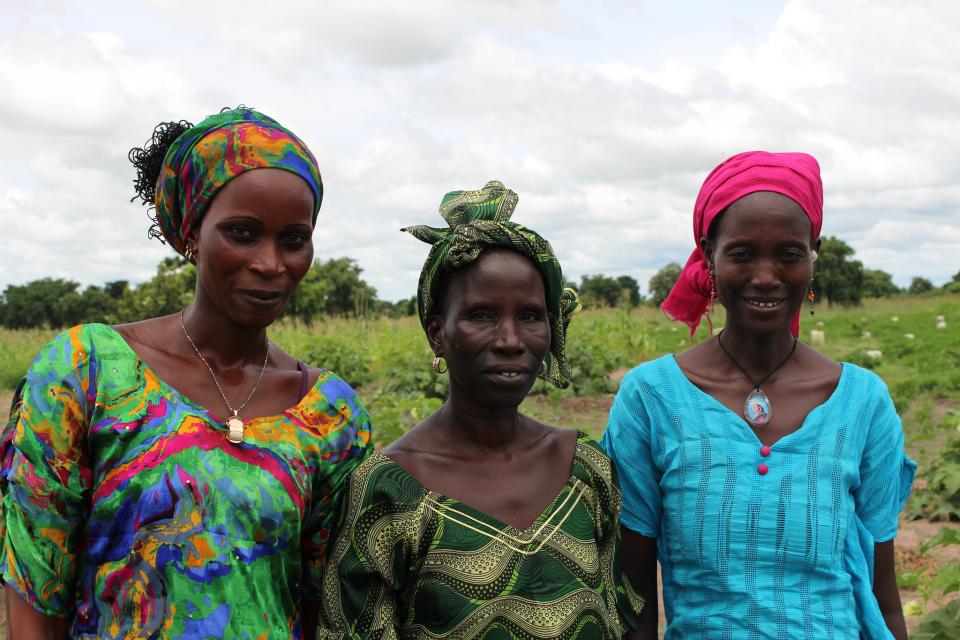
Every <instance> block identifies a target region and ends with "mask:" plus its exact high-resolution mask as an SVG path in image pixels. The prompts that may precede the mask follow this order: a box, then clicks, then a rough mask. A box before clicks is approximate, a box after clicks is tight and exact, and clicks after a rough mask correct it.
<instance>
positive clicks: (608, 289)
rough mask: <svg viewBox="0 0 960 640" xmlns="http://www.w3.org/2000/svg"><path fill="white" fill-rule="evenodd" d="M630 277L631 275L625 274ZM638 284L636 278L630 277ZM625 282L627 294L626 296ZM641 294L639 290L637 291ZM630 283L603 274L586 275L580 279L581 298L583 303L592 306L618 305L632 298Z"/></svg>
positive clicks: (634, 283)
mask: <svg viewBox="0 0 960 640" xmlns="http://www.w3.org/2000/svg"><path fill="white" fill-rule="evenodd" d="M623 277H627V278H629V276H623ZM629 280H631V281H633V285H634V286H635V285H636V280H633V278H629ZM624 284H626V286H627V294H626V296H624ZM637 295H638V296H639V291H638V292H637ZM630 297H631V293H630V283H629V282H627V283H624V282H621V281H620V280H619V279H618V278H611V277H610V276H605V275H603V274H598V275H595V276H591V275H584V276H583V277H582V278H581V279H580V298H581V299H582V301H583V303H584V304H586V305H588V306H592V307H616V306H617V305H619V304H620V303H621V302H623V301H624V299H626V300H627V301H629V300H630Z"/></svg>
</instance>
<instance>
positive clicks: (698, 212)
mask: <svg viewBox="0 0 960 640" xmlns="http://www.w3.org/2000/svg"><path fill="white" fill-rule="evenodd" d="M756 191H773V192H775V193H779V194H782V195H785V196H787V197H788V198H790V199H791V200H793V201H794V202H796V203H797V204H799V205H800V207H801V208H802V209H803V211H804V213H806V214H807V217H808V218H810V227H811V240H814V241H815V240H816V239H817V238H819V237H820V229H821V227H822V225H823V183H822V182H821V181H820V165H819V164H817V161H816V159H815V158H814V157H813V156H811V155H807V154H806V153H768V152H766V151H747V152H745V153H738V154H737V155H735V156H733V157H731V158H728V159H727V160H724V161H723V162H721V163H720V164H719V165H718V166H717V168H715V169H714V170H713V171H711V172H710V175H708V176H707V179H706V180H704V181H703V186H702V187H700V193H699V195H697V202H696V204H695V205H694V208H693V241H694V242H695V243H696V245H697V248H696V249H694V250H693V253H692V254H690V259H689V260H687V264H686V266H684V268H683V272H682V273H681V274H680V279H679V280H677V283H676V284H675V285H674V287H673V289H672V290H671V291H670V295H669V296H667V299H666V300H664V301H663V304H662V305H660V308H661V309H663V311H664V313H666V314H667V316H668V317H670V318H671V319H673V320H679V321H680V322H683V323H685V324H687V325H688V326H689V327H690V336H691V338H692V337H693V334H694V332H695V331H696V330H697V326H698V325H699V324H700V319H701V317H703V315H704V314H705V313H706V311H707V309H708V307H709V305H710V272H709V270H708V267H707V262H706V258H705V256H704V255H703V251H701V250H700V238H701V237H704V236H706V235H707V233H708V231H709V230H710V225H711V224H713V221H714V220H715V219H716V217H717V216H718V215H720V214H721V213H723V212H724V211H725V210H726V209H727V207H729V206H730V205H731V204H733V203H734V202H735V201H737V200H739V199H740V198H742V197H743V196H745V195H748V194H751V193H754V192H756ZM790 328H791V330H792V331H793V335H795V336H798V335H800V313H799V312H797V314H796V315H795V316H794V318H793V322H792V324H791V327H790Z"/></svg>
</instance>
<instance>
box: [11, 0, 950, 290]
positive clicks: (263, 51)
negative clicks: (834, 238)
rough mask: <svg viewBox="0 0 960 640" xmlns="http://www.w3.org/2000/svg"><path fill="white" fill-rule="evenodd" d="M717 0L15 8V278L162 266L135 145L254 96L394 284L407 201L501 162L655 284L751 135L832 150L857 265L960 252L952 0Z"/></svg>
mask: <svg viewBox="0 0 960 640" xmlns="http://www.w3.org/2000/svg"><path fill="white" fill-rule="evenodd" d="M701 3H702V6H699V5H691V6H689V7H685V8H684V9H683V10H682V11H681V10H680V9H679V8H678V7H677V6H673V5H671V6H669V7H668V6H667V5H666V4H664V5H659V4H655V3H654V4H643V5H637V4H636V3H626V2H620V3H613V4H611V5H609V6H604V7H603V8H602V9H601V8H588V7H587V6H585V5H581V4H577V3H570V2H563V1H560V2H550V1H548V0H531V1H529V2H520V3H518V2H508V1H507V0H502V1H497V2H490V3H482V4H478V3H471V2H466V1H459V0H458V1H450V0H424V1H422V2H410V3H402V4H389V3H380V2H374V1H373V0H362V1H359V0H358V1H354V2H348V1H347V0H337V1H334V2H324V3H307V2H294V1H293V0H282V1H280V2H276V3H274V4H272V5H271V7H270V9H269V10H264V9H263V5H262V3H253V2H252V1H249V0H242V1H238V2H234V3H232V4H231V9H230V10H229V11H223V10H222V8H221V7H222V6H221V5H219V4H216V3H204V2H196V1H195V0H190V1H189V2H188V1H187V0H154V1H152V2H148V3H129V4H125V5H123V7H122V8H121V9H114V8H111V5H109V4H108V3H98V2H96V1H94V2H92V3H91V5H89V6H87V5H85V6H86V11H85V12H83V13H80V12H79V10H78V9H76V8H74V5H72V4H69V3H45V4H40V5H30V6H29V7H28V6H27V5H23V6H21V7H17V8H10V9H6V8H5V9H4V10H3V11H4V12H6V13H13V14H14V15H13V16H12V17H13V18H16V19H13V20H4V21H3V23H4V25H5V26H3V27H0V83H2V84H3V86H5V87H7V88H8V90H7V92H6V94H5V99H4V101H2V102H0V135H3V136H4V140H5V148H7V149H14V150H15V152H8V153H7V154H4V155H3V156H0V224H2V225H3V228H4V229H5V231H6V232H7V237H8V238H10V240H9V241H8V243H7V244H6V245H5V249H4V252H3V254H2V257H0V288H2V287H3V286H5V285H6V284H10V283H18V282H24V281H27V280H30V279H33V278H38V277H43V276H46V275H65V276H68V277H71V278H74V279H77V280H81V281H83V282H85V283H86V282H102V281H105V280H112V279H120V278H125V279H131V280H134V281H136V280H141V279H144V278H147V277H149V276H150V275H151V274H152V273H153V271H154V268H155V265H156V263H157V262H158V261H159V259H160V257H161V256H163V255H164V254H165V252H166V251H167V249H166V248H164V247H162V246H161V245H160V244H159V243H157V242H155V241H147V240H146V228H147V226H148V221H147V219H146V212H145V210H143V209H142V208H141V207H138V206H137V205H135V204H131V203H129V202H128V200H129V198H130V196H132V195H133V194H132V191H131V189H130V181H131V179H132V177H133V172H132V170H131V169H130V168H129V167H128V164H127V162H126V152H127V149H128V148H129V147H131V146H133V145H136V144H140V143H142V142H143V141H144V140H145V139H146V138H147V137H148V136H149V134H150V132H151V130H152V128H153V126H154V125H155V124H156V123H157V122H159V121H161V120H170V119H179V118H186V119H188V120H192V121H198V120H200V119H201V118H202V117H204V116H205V115H207V114H209V113H213V112H216V111H218V110H219V109H220V108H221V107H222V106H226V105H236V104H238V103H241V102H242V103H245V104H248V105H252V106H255V107H257V108H259V109H262V110H263V111H265V112H266V113H269V114H271V115H273V116H275V117H277V118H278V119H279V120H281V121H282V122H284V123H285V124H287V125H288V126H290V128H292V129H293V130H295V131H297V132H298V133H299V134H300V135H301V137H303V138H304V139H305V140H306V141H307V142H308V144H310V146H311V148H312V149H313V150H314V152H315V154H316V155H317V157H318V160H319V161H320V164H321V170H322V173H323V177H324V183H325V198H324V206H323V209H322V211H321V214H320V222H319V224H318V228H317V232H316V234H315V242H316V244H317V252H316V253H317V256H318V257H320V258H327V257H337V256H341V255H349V256H351V257H353V258H355V259H357V261H358V263H359V264H360V266H361V267H363V268H364V276H365V277H366V278H367V279H368V280H369V281H370V283H371V284H373V285H374V286H375V287H377V289H378V291H379V292H380V294H381V295H382V296H383V297H385V298H388V299H397V298H401V297H408V296H409V295H412V293H413V292H414V290H415V286H416V278H417V273H418V271H419V269H420V265H421V263H422V260H423V257H424V256H425V255H426V249H427V247H426V245H424V244H422V243H420V242H418V241H416V240H415V239H413V238H412V237H410V236H407V235H405V234H401V233H400V232H399V228H400V227H401V226H404V225H409V224H432V225H436V224H439V223H440V218H439V215H438V214H437V206H438V204H439V201H440V198H441V196H442V195H443V193H444V192H446V191H449V190H452V189H462V188H476V187H479V186H480V185H482V184H483V183H484V182H486V181H487V180H489V179H494V178H496V179H500V180H503V181H504V182H505V183H506V184H507V185H508V186H510V187H512V188H514V189H515V190H516V191H517V192H518V193H519V194H520V205H519V207H518V209H517V213H516V218H517V219H518V220H520V221H522V222H525V223H528V224H529V225H530V226H531V227H533V228H536V229H537V230H538V231H541V232H542V233H543V234H544V235H545V236H547V237H548V238H549V239H550V240H551V242H552V244H553V245H554V248H555V249H556V250H557V251H558V253H559V254H560V257H561V260H562V262H563V264H564V268H565V272H566V274H567V275H568V276H573V277H576V276H579V275H582V274H584V273H608V274H610V275H620V274H627V275H632V276H634V277H637V278H638V280H640V282H641V284H643V285H645V284H646V281H647V279H648V278H649V277H650V276H651V275H652V274H653V273H654V272H655V271H656V270H657V269H658V268H660V267H661V266H662V265H663V264H665V263H667V262H669V261H675V262H679V263H683V262H684V261H685V260H686V258H687V256H688V254H689V251H690V250H691V249H692V247H693V239H692V237H691V231H690V212H691V210H692V208H693V202H694V199H695V197H696V192H697V190H698V188H699V186H700V183H701V181H702V180H703V178H704V177H705V176H706V174H707V173H708V172H709V170H710V169H711V168H712V167H713V166H714V165H715V164H716V163H718V162H719V161H721V160H723V159H724V158H725V157H727V156H729V155H731V154H733V153H736V152H738V151H743V150H746V149H755V148H763V149H770V150H806V151H809V152H811V153H813V154H814V155H816V156H817V157H818V159H819V160H820V162H821V166H822V168H823V178H824V184H825V186H826V203H827V206H826V220H825V225H824V231H825V233H829V234H834V235H838V236H840V237H841V238H844V239H846V240H848V241H849V242H850V243H851V244H852V245H853V246H854V247H855V248H856V249H857V252H858V257H859V258H861V259H862V260H863V261H864V262H865V263H866V264H867V266H869V267H872V268H882V269H885V270H887V271H890V272H892V273H894V274H895V276H896V278H897V280H898V282H901V283H902V282H904V281H908V280H909V278H910V277H911V276H913V275H924V276H927V277H930V278H932V279H933V280H934V281H942V280H943V279H945V278H947V277H949V275H952V274H953V273H955V272H956V270H957V269H958V265H957V259H956V256H957V255H958V252H957V249H958V248H960V247H958V246H957V245H958V240H957V238H956V237H955V233H954V232H953V231H952V230H953V229H954V228H956V227H957V226H958V225H957V223H958V222H960V187H958V186H957V185H958V184H960V129H958V128H957V127H956V123H955V119H956V118H955V114H956V113H958V112H960V41H958V40H957V39H956V38H955V35H954V34H955V33H956V32H957V31H958V30H960V5H957V4H955V3H951V2H948V1H947V0H944V1H942V2H939V3H936V2H927V3H914V4H910V5H904V4H903V3H895V2H893V1H892V0H888V1H882V2H879V1H875V2H863V1H860V0H842V1H839V2H837V1H833V0H792V1H791V2H785V3H783V10H782V11H780V12H779V14H776V13H775V12H774V11H773V10H772V9H771V8H770V5H769V3H763V6H762V7H761V6H759V5H758V6H752V5H751V4H750V3H746V4H744V5H742V7H741V8H740V9H738V8H737V7H738V6H740V5H730V6H729V7H727V8H726V9H724V12H723V13H724V15H723V16H722V17H718V16H719V14H718V13H717V11H718V10H717V9H716V7H715V5H714V4H712V3H708V2H707V0H701ZM37 6H39V7H40V8H36V7H37ZM108 9H109V10H108ZM726 14H731V15H726ZM51 25H52V26H51ZM677 34H679V35H680V36H682V37H677ZM905 221H909V222H908V223H906V222H905ZM907 239H909V240H907Z"/></svg>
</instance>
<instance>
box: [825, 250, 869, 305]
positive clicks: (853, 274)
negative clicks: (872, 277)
mask: <svg viewBox="0 0 960 640" xmlns="http://www.w3.org/2000/svg"><path fill="white" fill-rule="evenodd" d="M853 253H854V252H853V247H851V246H850V245H848V244H847V243H846V242H844V241H843V240H840V239H839V238H836V237H834V236H827V237H825V238H823V239H822V240H821V244H820V257H819V258H818V260H817V262H816V263H815V265H814V279H813V292H814V294H815V295H816V296H817V298H818V299H821V300H823V299H825V300H826V301H827V304H828V306H833V305H834V304H842V305H857V304H860V299H861V297H862V296H863V263H861V262H860V261H859V260H854V259H853Z"/></svg>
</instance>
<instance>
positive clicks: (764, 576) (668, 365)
mask: <svg viewBox="0 0 960 640" xmlns="http://www.w3.org/2000/svg"><path fill="white" fill-rule="evenodd" d="M601 444H602V445H603V447H604V449H606V451H607V453H608V454H609V456H610V458H611V459H612V460H613V461H614V464H615V465H616V468H617V473H618V475H619V477H620V484H621V489H622V491H623V511H622V513H621V518H620V521H621V522H622V523H623V525H624V526H626V527H627V528H628V529H631V530H632V531H636V532H637V533H639V534H641V535H644V536H649V537H655V538H656V539H657V550H658V557H659V560H660V563H661V567H662V572H663V600H664V609H665V614H666V618H667V630H666V634H665V636H664V638H665V640H670V639H673V638H710V639H714V638H788V639H793V638H804V639H816V640H822V639H825V638H832V639H835V640H847V639H850V640H857V639H858V638H866V639H879V638H892V637H893V636H892V635H891V634H890V632H889V631H888V630H887V628H886V625H885V624H884V622H883V617H882V616H881V614H880V609H879V606H878V605H877V601H876V598H875V597H874V596H873V591H872V583H873V546H874V544H875V543H877V542H884V541H887V540H890V539H892V538H894V537H895V536H896V534H897V516H898V514H899V512H900V510H901V509H902V508H903V506H904V504H905V503H906V500H907V498H908V497H909V495H910V486H911V485H912V483H913V477H914V472H915V470H916V463H914V462H913V461H912V460H910V459H909V458H907V456H906V454H905V453H904V450H903V429H902V427H901V425H900V418H899V417H898V416H897V413H896V411H895V409H894V407H893V402H892V401H891V399H890V394H889V393H888V391H887V388H886V386H885V385H884V383H883V381H881V380H880V378H878V377H877V376H876V375H875V374H873V373H871V372H869V371H867V370H865V369H861V368H859V367H857V366H854V365H851V364H847V363H844V364H843V371H842V373H841V375H840V381H839V383H838V384H837V388H836V390H835V391H834V392H833V394H832V395H831V396H830V398H829V399H828V400H827V401H826V402H825V403H823V404H822V405H820V406H818V407H816V408H815V409H813V411H811V412H810V413H809V415H807V417H806V419H805V420H804V422H803V424H802V425H801V427H800V429H798V430H797V431H795V432H793V433H791V434H789V435H787V436H785V437H783V438H782V439H780V440H779V441H778V442H777V443H776V444H774V445H773V446H772V447H770V450H769V451H764V452H765V453H767V455H763V453H764V452H761V447H762V445H761V443H760V441H759V440H758V439H757V436H756V434H754V432H753V431H752V430H751V429H750V428H749V426H748V425H747V424H746V422H744V420H743V419H742V418H741V417H740V416H739V415H736V414H734V413H733V412H732V411H730V410H729V409H727V408H726V407H725V406H724V405H722V404H721V403H720V402H719V401H717V400H716V399H714V398H713V397H712V396H710V395H708V394H706V393H704V392H703V391H701V390H700V389H699V388H698V387H696V386H695V385H694V384H693V383H691V382H690V381H689V380H688V379H687V377H686V376H685V375H684V373H683V371H682V370H681V369H680V367H679V366H678V365H677V362H676V360H675V359H674V357H673V356H664V357H662V358H659V359H657V360H654V361H651V362H648V363H646V364H643V365H641V366H639V367H637V368H636V369H634V370H633V371H631V372H630V373H628V374H627V376H626V377H625V378H624V379H623V383H622V385H621V387H620V391H619V393H618V394H617V397H616V399H615V401H614V404H613V409H612V411H611V414H610V423H609V425H608V426H607V431H606V433H605V434H604V436H603V440H602V443H601ZM761 465H762V467H761Z"/></svg>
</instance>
